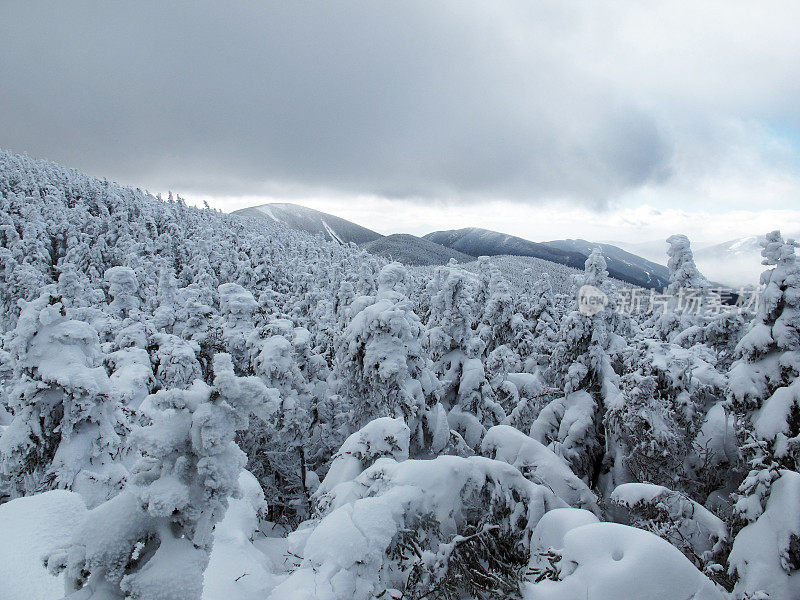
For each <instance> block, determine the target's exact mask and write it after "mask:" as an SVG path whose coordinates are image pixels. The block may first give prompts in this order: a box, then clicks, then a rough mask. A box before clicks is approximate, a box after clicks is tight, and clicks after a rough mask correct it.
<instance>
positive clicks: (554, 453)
mask: <svg viewBox="0 0 800 600" xmlns="http://www.w3.org/2000/svg"><path fill="white" fill-rule="evenodd" d="M0 194H2V198H0V303H1V306H2V314H1V315H0V333H2V350H1V351H0V598H21V597H31V598H43V599H46V598H53V599H56V598H62V597H64V595H65V594H66V597H67V598H69V599H70V600H88V599H93V600H101V599H102V600H109V599H122V598H131V599H137V600H173V599H174V600H192V599H199V598H206V599H209V600H210V599H214V600H228V599H241V600H256V599H259V600H266V599H270V600H312V599H317V598H319V599H323V600H351V599H356V600H369V599H372V598H382V599H389V598H394V599H399V598H404V599H415V600H422V599H429V600H433V599H439V598H442V599H453V600H455V599H461V598H481V599H483V598H525V599H526V600H545V599H552V600H555V599H570V600H571V599H575V600H581V599H585V598H590V599H592V600H620V599H625V600H636V599H641V600H658V599H661V600H674V599H689V598H694V599H695V600H701V599H724V598H731V599H748V600H765V599H770V600H794V599H796V598H798V597H800V575H798V574H797V571H798V569H800V472H798V471H799V470H800V378H799V377H798V376H799V375H800V373H799V371H800V265H798V263H797V262H796V247H797V245H798V244H796V243H795V242H793V241H792V240H784V239H783V238H782V237H781V235H780V234H779V233H778V232H772V233H768V234H767V235H766V236H765V238H764V240H763V243H762V247H763V250H762V256H763V259H764V265H765V266H764V269H765V271H764V274H763V275H762V280H761V283H762V284H763V286H764V287H763V289H762V290H759V293H758V297H757V298H749V299H750V300H753V301H752V302H751V303H748V298H744V297H743V298H742V302H741V303H740V304H741V305H740V306H724V307H723V306H721V305H719V304H718V303H714V302H713V297H714V292H713V291H712V290H711V286H710V285H709V283H708V281H707V280H706V279H705V278H704V277H703V275H702V274H701V273H700V272H699V271H698V269H697V268H696V266H695V263H694V260H693V257H692V251H691V248H690V245H689V241H688V239H686V237H685V236H681V235H674V236H672V237H670V238H669V240H667V243H665V249H667V252H668V259H669V261H668V266H669V271H670V285H669V287H668V288H667V290H665V294H664V295H663V298H664V302H663V304H656V305H657V306H658V308H656V309H655V310H638V311H637V310H630V307H629V306H628V300H627V298H628V295H629V294H630V292H631V289H630V288H627V289H626V288H624V286H623V284H622V283H621V282H618V281H616V282H615V281H612V280H610V279H609V278H608V271H607V268H606V262H605V259H604V257H603V256H602V253H601V252H600V251H599V250H595V251H594V252H592V254H591V255H590V256H589V258H588V259H587V260H586V262H585V265H584V270H583V271H580V272H575V273H576V274H575V275H574V277H573V280H572V281H570V279H569V276H570V275H571V273H570V271H569V269H568V268H567V267H558V266H556V267H554V268H558V271H557V272H554V273H551V274H547V273H545V272H544V267H542V262H541V261H539V262H537V261H536V259H530V265H526V263H525V262H524V261H522V262H520V261H513V262H511V263H507V261H506V262H504V260H505V259H492V260H490V259H487V258H481V259H480V260H478V261H477V262H476V263H475V264H471V265H468V267H469V268H468V269H467V268H465V267H463V266H461V265H459V264H456V262H455V261H454V260H453V261H451V262H450V263H449V264H447V265H445V266H440V267H426V268H408V267H406V266H405V265H403V264H400V263H398V262H388V261H387V260H385V259H382V258H379V257H376V256H374V255H371V254H368V253H366V252H364V251H362V250H360V249H359V248H358V247H357V246H355V244H352V243H351V244H340V243H338V242H332V241H329V240H326V239H324V238H323V237H322V236H321V235H318V236H316V237H315V236H313V235H311V234H307V233H303V232H300V231H297V230H293V229H289V228H288V227H287V226H285V225H284V224H282V223H280V222H278V221H275V220H273V219H242V218H239V217H237V216H233V215H226V214H222V213H220V212H218V211H215V210H211V209H197V208H194V207H190V206H187V205H186V203H185V202H184V201H183V200H182V199H181V198H179V197H177V196H173V195H171V194H170V195H169V196H168V197H167V198H166V199H164V198H160V197H153V196H152V195H150V194H148V193H147V192H144V191H142V190H138V189H130V188H126V187H122V186H119V185H117V184H114V183H111V182H108V181H101V180H98V179H93V178H91V177H88V176H86V175H83V174H81V173H79V172H76V171H74V170H70V169H66V168H64V167H61V166H59V165H57V164H54V163H51V162H48V161H44V160H34V159H31V158H29V157H27V156H20V155H15V154H12V153H10V152H1V151H0ZM586 289H589V290H592V293H593V294H595V297H598V298H602V303H601V304H600V305H596V306H594V305H593V306H592V308H591V310H586V306H585V305H583V304H579V302H578V300H577V299H578V298H582V297H584V296H583V294H584V291H581V290H586ZM639 291H641V292H642V293H644V292H643V291H642V290H639ZM647 293H648V294H649V293H650V292H649V290H648V291H647ZM626 294H627V295H626ZM687 298H693V299H694V301H696V304H692V303H688V305H687ZM653 305H654V304H653V303H651V304H650V305H648V306H651V307H652V306H653ZM694 308H696V310H695V309H694ZM3 532H5V533H3Z"/></svg>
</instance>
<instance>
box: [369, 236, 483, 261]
mask: <svg viewBox="0 0 800 600" xmlns="http://www.w3.org/2000/svg"><path fill="white" fill-rule="evenodd" d="M362 248H363V249H364V250H366V251H367V252H369V253H370V254H377V255H379V256H383V257H386V258H389V259H392V260H398V261H400V262H401V263H404V264H406V265H416V266H427V265H444V264H446V263H447V262H448V261H449V260H450V259H451V258H455V259H456V261H458V262H460V263H466V262H470V261H473V260H475V257H474V256H470V255H469V254H464V253H463V252H459V251H458V250H453V249H452V248H448V247H447V246H442V245H441V244H436V243H434V242H431V241H430V240H426V239H424V238H421V237H417V236H415V235H410V234H407V233H395V234H392V235H387V236H385V237H382V238H378V239H377V240H373V241H371V242H368V243H366V244H364V245H362Z"/></svg>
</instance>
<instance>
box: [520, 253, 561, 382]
mask: <svg viewBox="0 0 800 600" xmlns="http://www.w3.org/2000/svg"><path fill="white" fill-rule="evenodd" d="M525 275H526V276H525V281H526V288H525V293H524V294H521V296H520V302H521V303H522V305H521V306H520V313H521V315H522V317H523V318H524V319H525V323H524V324H523V325H522V326H520V327H518V328H517V336H516V337H517V339H516V341H515V345H516V348H517V352H518V353H519V355H520V358H521V359H522V360H523V365H524V367H525V370H526V371H527V372H530V373H532V372H534V371H536V370H541V371H542V372H543V374H546V373H548V369H547V366H548V364H549V362H550V355H551V354H552V352H553V348H554V347H555V345H556V344H557V343H558V336H559V326H560V317H559V314H558V311H557V310H556V306H555V296H554V294H553V284H552V281H551V279H550V275H549V274H547V273H542V276H541V277H539V278H538V279H536V280H535V281H531V279H532V277H533V274H532V272H531V271H530V269H526V273H525Z"/></svg>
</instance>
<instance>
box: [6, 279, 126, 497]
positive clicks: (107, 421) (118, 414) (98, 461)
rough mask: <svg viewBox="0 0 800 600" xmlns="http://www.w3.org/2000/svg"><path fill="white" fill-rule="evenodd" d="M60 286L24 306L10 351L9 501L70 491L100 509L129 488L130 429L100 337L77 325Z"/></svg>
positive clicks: (87, 328) (7, 468)
mask: <svg viewBox="0 0 800 600" xmlns="http://www.w3.org/2000/svg"><path fill="white" fill-rule="evenodd" d="M54 294H55V289H54V286H48V287H46V288H45V291H44V292H42V294H41V295H40V296H39V297H38V298H37V299H36V300H34V301H32V302H23V307H22V312H21V314H20V318H19V321H18V323H17V327H16V328H15V329H14V331H13V332H12V333H11V335H10V337H9V339H8V341H7V347H8V348H9V349H10V351H11V355H12V358H13V364H14V370H13V375H12V377H13V381H14V385H13V388H12V389H11V390H10V392H9V398H8V406H9V408H10V409H11V411H12V413H13V419H12V421H11V423H10V424H9V425H8V427H7V428H6V429H5V430H4V431H3V433H2V436H0V472H2V474H3V477H2V482H3V483H2V485H3V488H5V489H4V493H5V495H8V496H12V497H13V496H18V495H24V494H30V493H33V492H36V491H41V490H46V489H53V488H67V489H74V490H75V491H77V492H80V493H81V495H82V496H83V497H84V498H85V501H86V502H87V503H88V504H90V505H95V504H97V503H99V502H101V501H102V500H105V499H106V498H107V497H108V495H109V494H112V493H114V491H115V490H118V489H119V487H121V485H122V483H123V482H124V480H125V478H126V471H125V468H124V467H123V466H122V464H121V463H120V462H119V460H120V453H121V452H122V450H123V439H122V436H124V435H125V429H126V427H127V424H126V418H125V416H124V415H123V413H122V411H121V407H120V404H119V401H118V398H117V396H116V395H115V393H114V391H113V390H112V388H111V384H110V381H109V378H108V373H107V372H106V370H105V368H104V366H103V363H104V360H105V356H104V354H103V352H102V350H101V348H100V342H99V339H98V335H97V331H95V330H94V329H93V328H92V327H91V326H90V325H89V324H87V323H85V322H83V321H76V320H73V319H69V318H68V316H67V313H66V310H65V308H64V306H63V304H62V303H61V300H60V298H59V297H58V296H56V295H54Z"/></svg>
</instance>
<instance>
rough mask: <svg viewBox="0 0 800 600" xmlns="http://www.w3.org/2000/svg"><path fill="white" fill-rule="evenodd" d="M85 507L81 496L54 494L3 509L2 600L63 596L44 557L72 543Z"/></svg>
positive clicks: (61, 586) (59, 581) (0, 510)
mask: <svg viewBox="0 0 800 600" xmlns="http://www.w3.org/2000/svg"><path fill="white" fill-rule="evenodd" d="M85 513H86V506H85V505H84V504H83V500H81V497H80V496H79V495H78V494H75V493H73V492H68V491H66V490H54V491H50V492H45V493H43V494H37V495H35V496H27V497H25V498H17V499H16V500H12V501H11V502H7V503H6V504H3V505H2V506H0V600H20V599H21V598H30V599H31V600H49V599H51V598H52V599H53V600H55V599H57V598H61V597H63V595H64V580H63V576H58V577H56V576H53V575H51V574H50V573H48V572H47V569H46V568H45V566H44V557H45V555H47V554H48V553H49V552H50V551H51V550H52V549H53V548H56V547H58V546H61V545H63V544H65V543H67V542H68V541H69V539H70V538H71V537H72V534H73V532H74V531H75V529H76V528H77V526H78V525H79V524H80V522H81V521H82V520H83V516H84V514H85Z"/></svg>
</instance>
